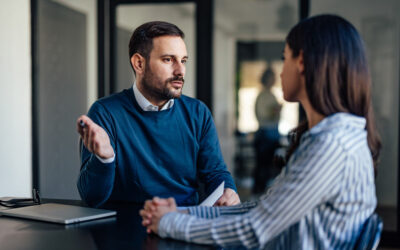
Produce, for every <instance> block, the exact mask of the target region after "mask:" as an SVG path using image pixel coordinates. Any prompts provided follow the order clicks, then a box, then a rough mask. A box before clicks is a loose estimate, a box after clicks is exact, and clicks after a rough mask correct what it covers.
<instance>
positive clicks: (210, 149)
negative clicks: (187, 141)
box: [197, 104, 236, 195]
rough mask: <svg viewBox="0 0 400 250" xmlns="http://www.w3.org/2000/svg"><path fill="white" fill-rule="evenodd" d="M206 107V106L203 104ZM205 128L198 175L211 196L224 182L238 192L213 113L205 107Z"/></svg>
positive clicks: (202, 134)
mask: <svg viewBox="0 0 400 250" xmlns="http://www.w3.org/2000/svg"><path fill="white" fill-rule="evenodd" d="M203 105H204V104H203ZM204 109H205V110H204V113H203V117H202V118H203V126H202V128H201V131H200V139H199V145H200V150H199V153H198V158H197V166H198V175H199V178H200V180H201V181H202V182H203V183H204V184H205V188H206V193H207V195H209V194H210V193H211V192H212V191H214V189H215V188H217V186H218V185H219V184H221V182H222V181H225V188H231V189H233V190H235V191H236V186H235V183H234V181H233V178H232V176H231V174H230V173H229V171H228V170H227V168H226V164H225V162H224V159H223V156H222V152H221V148H220V145H219V141H218V135H217V130H216V128H215V125H214V121H213V119H212V116H211V112H210V111H209V110H208V109H207V108H206V107H204Z"/></svg>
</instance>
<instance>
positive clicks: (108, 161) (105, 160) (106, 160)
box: [95, 154, 115, 164]
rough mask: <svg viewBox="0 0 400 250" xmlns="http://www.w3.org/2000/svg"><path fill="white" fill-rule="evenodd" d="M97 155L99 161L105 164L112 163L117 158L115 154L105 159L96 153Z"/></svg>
mask: <svg viewBox="0 0 400 250" xmlns="http://www.w3.org/2000/svg"><path fill="white" fill-rule="evenodd" d="M95 156H96V158H97V159H99V161H100V162H101V163H104V164H107V163H111V162H113V161H114V160H115V154H114V155H113V157H111V158H107V159H103V158H101V157H100V156H98V155H95Z"/></svg>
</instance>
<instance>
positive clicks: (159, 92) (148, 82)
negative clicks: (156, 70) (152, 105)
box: [142, 66, 185, 101]
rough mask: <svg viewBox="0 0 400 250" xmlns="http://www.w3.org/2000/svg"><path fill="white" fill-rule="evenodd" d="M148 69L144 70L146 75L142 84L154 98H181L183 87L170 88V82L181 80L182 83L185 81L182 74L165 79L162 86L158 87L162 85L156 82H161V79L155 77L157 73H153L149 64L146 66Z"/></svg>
mask: <svg viewBox="0 0 400 250" xmlns="http://www.w3.org/2000/svg"><path fill="white" fill-rule="evenodd" d="M146 68H147V69H146V71H145V72H144V77H143V80H142V86H143V88H144V89H145V91H146V92H147V93H148V94H149V95H151V97H152V98H154V99H156V100H160V101H161V100H169V99H173V98H179V97H181V95H182V88H183V84H182V88H180V89H175V88H173V87H171V88H168V83H170V82H173V81H181V82H182V83H184V82H185V80H184V79H183V77H181V76H175V77H171V78H168V79H167V80H165V81H164V83H163V84H162V85H161V86H162V87H161V88H158V87H157V86H160V85H159V84H154V83H157V82H158V83H160V82H161V80H160V79H159V78H157V77H155V74H153V71H152V70H151V69H150V67H149V66H147V67H146Z"/></svg>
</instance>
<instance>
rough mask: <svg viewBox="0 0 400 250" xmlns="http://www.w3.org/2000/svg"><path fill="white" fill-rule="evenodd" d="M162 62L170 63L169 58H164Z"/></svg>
mask: <svg viewBox="0 0 400 250" xmlns="http://www.w3.org/2000/svg"><path fill="white" fill-rule="evenodd" d="M163 60H164V62H170V61H171V58H164V59H163Z"/></svg>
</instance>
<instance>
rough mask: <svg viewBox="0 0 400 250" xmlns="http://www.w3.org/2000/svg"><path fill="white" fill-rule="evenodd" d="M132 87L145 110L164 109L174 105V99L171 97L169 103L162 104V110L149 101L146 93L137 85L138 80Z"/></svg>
mask: <svg viewBox="0 0 400 250" xmlns="http://www.w3.org/2000/svg"><path fill="white" fill-rule="evenodd" d="M132 89H133V94H134V96H135V99H136V101H137V103H138V104H139V106H140V107H141V108H142V110H143V111H163V110H167V109H170V108H172V106H174V99H169V100H168V101H167V103H165V104H164V106H162V108H161V110H159V108H158V106H155V105H153V104H151V102H149V100H147V99H146V97H144V95H143V94H142V93H141V92H140V90H139V89H138V88H137V86H136V81H135V82H134V83H133V87H132Z"/></svg>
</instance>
